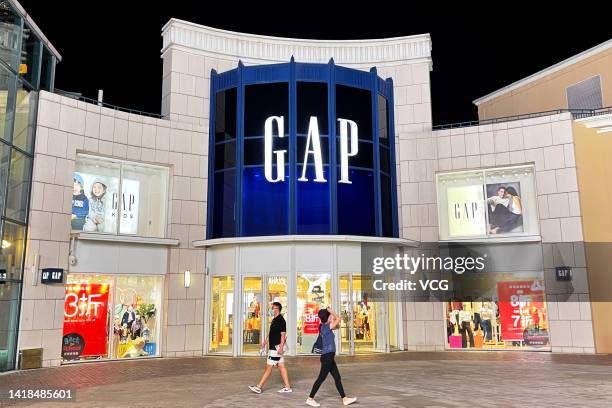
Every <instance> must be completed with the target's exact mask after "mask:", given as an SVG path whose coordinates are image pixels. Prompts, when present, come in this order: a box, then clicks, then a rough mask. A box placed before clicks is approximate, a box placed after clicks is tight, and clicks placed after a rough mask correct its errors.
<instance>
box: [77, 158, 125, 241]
mask: <svg viewBox="0 0 612 408" xmlns="http://www.w3.org/2000/svg"><path fill="white" fill-rule="evenodd" d="M120 169H121V164H120V162H118V161H114V160H110V159H103V158H100V157H93V156H86V155H77V159H76V164H75V172H74V175H73V192H72V222H71V225H72V229H73V230H78V231H86V232H103V233H116V232H117V202H118V200H117V198H118V196H119V194H118V193H119V177H120Z"/></svg>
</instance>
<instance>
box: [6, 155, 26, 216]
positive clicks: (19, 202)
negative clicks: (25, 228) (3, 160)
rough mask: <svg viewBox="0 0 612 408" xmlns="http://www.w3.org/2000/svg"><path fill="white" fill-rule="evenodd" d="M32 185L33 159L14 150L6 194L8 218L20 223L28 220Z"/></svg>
mask: <svg viewBox="0 0 612 408" xmlns="http://www.w3.org/2000/svg"><path fill="white" fill-rule="evenodd" d="M31 184H32V159H31V158H30V157H28V156H26V155H24V154H23V153H21V152H19V151H17V150H16V149H12V152H11V170H10V173H9V182H8V189H7V193H6V194H7V196H6V211H5V214H6V216H7V217H8V218H12V219H14V220H18V221H25V220H26V216H27V212H28V199H29V197H30V185H31Z"/></svg>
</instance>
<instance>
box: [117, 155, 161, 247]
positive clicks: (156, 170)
mask: <svg viewBox="0 0 612 408" xmlns="http://www.w3.org/2000/svg"><path fill="white" fill-rule="evenodd" d="M121 190H122V194H121V199H120V210H121V211H120V214H121V222H120V224H119V233H121V234H131V235H135V234H136V235H141V236H145V237H159V238H163V237H164V236H165V227H166V203H167V201H168V200H167V198H168V169H167V168H165V167H158V166H147V165H141V164H132V163H124V164H123V178H122V180H121ZM115 205H116V204H113V207H115Z"/></svg>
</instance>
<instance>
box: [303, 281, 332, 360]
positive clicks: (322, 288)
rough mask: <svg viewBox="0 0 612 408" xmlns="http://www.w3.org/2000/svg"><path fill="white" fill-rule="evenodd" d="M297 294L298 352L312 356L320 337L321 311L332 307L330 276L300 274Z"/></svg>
mask: <svg viewBox="0 0 612 408" xmlns="http://www.w3.org/2000/svg"><path fill="white" fill-rule="evenodd" d="M296 292H297V333H298V338H297V352H298V353H299V354H310V353H311V352H312V346H313V345H314V342H315V341H316V340H317V336H318V335H319V316H318V313H319V309H322V308H325V307H327V306H331V279H330V274H329V273H302V274H298V278H297V287H296Z"/></svg>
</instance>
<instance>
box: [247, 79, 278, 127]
mask: <svg viewBox="0 0 612 408" xmlns="http://www.w3.org/2000/svg"><path fill="white" fill-rule="evenodd" d="M288 112H289V86H288V84H287V83H286V82H282V83H273V84H262V85H247V86H245V88H244V135H245V137H248V136H263V135H264V124H265V122H266V119H267V118H269V117H270V116H283V117H284V118H285V129H284V130H285V134H286V135H287V134H288V133H289V113H288ZM274 132H275V135H277V133H276V132H277V131H276V129H275V130H274Z"/></svg>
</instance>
